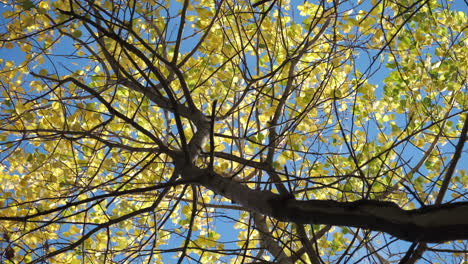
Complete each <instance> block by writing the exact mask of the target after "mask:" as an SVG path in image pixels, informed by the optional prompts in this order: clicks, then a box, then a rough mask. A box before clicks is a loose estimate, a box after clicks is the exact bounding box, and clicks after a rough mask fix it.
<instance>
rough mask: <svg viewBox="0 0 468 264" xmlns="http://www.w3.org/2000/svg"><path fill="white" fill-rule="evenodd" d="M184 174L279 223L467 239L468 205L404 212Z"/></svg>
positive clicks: (409, 237)
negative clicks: (304, 198) (287, 194)
mask: <svg viewBox="0 0 468 264" xmlns="http://www.w3.org/2000/svg"><path fill="white" fill-rule="evenodd" d="M181 174H182V177H183V178H185V179H187V180H188V179H190V180H193V181H195V182H197V183H198V184H200V185H202V186H204V187H206V188H208V189H210V190H212V191H214V192H215V193H217V194H219V195H222V196H224V197H226V198H229V199H231V200H232V201H233V202H235V203H238V204H240V205H242V206H243V207H244V208H246V210H249V211H252V212H257V213H260V214H263V215H266V216H270V217H273V218H275V219H277V220H280V221H285V222H294V223H298V224H325V225H335V226H348V227H358V228H364V229H369V230H373V231H380V232H385V233H387V234H389V235H392V236H394V237H397V238H399V239H403V240H406V241H412V242H426V243H440V242H444V241H450V240H464V239H468V202H458V203H451V204H441V205H431V206H425V207H422V208H419V209H413V210H404V209H402V208H400V207H399V206H398V205H397V204H395V203H393V202H388V201H377V200H358V201H354V202H337V201H333V200H308V201H298V200H295V199H291V198H289V197H284V196H281V195H278V194H275V193H273V192H271V191H264V190H252V189H250V188H249V187H247V186H245V185H243V184H242V183H239V182H235V181H233V180H231V179H229V178H225V177H223V176H221V175H219V174H216V173H214V172H212V171H209V170H207V169H199V168H195V167H189V166H185V167H184V169H183V170H182V171H181Z"/></svg>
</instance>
